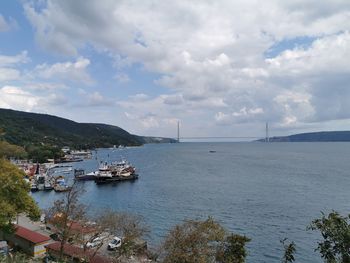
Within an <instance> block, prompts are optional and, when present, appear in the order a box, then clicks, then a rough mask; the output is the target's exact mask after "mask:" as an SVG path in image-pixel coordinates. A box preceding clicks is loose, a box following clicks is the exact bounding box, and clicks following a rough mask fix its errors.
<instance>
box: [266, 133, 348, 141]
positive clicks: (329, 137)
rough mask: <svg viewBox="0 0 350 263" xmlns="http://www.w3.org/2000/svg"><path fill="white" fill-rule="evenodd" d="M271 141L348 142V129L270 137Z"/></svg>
mask: <svg viewBox="0 0 350 263" xmlns="http://www.w3.org/2000/svg"><path fill="white" fill-rule="evenodd" d="M260 141H264V140H260ZM270 141H271V142H350V131H323V132H310V133H300V134H294V135H289V136H279V137H271V138H270Z"/></svg>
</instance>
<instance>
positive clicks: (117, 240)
mask: <svg viewBox="0 0 350 263" xmlns="http://www.w3.org/2000/svg"><path fill="white" fill-rule="evenodd" d="M121 245H122V240H121V239H120V238H119V237H114V238H113V240H112V241H111V242H109V243H108V247H107V249H108V250H115V249H117V248H120V247H121Z"/></svg>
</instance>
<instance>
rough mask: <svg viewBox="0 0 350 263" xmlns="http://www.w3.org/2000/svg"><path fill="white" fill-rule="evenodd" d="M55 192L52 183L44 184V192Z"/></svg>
mask: <svg viewBox="0 0 350 263" xmlns="http://www.w3.org/2000/svg"><path fill="white" fill-rule="evenodd" d="M50 190H53V185H52V183H51V182H50V181H45V184H44V191H50Z"/></svg>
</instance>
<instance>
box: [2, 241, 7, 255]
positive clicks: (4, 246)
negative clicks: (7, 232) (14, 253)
mask: <svg viewBox="0 0 350 263" xmlns="http://www.w3.org/2000/svg"><path fill="white" fill-rule="evenodd" d="M8 252H9V248H8V246H7V242H6V241H0V255H4V256H6V255H7V254H8Z"/></svg>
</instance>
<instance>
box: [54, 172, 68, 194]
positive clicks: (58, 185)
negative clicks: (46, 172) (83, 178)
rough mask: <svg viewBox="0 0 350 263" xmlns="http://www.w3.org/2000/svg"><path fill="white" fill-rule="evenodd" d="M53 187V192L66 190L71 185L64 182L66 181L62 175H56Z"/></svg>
mask: <svg viewBox="0 0 350 263" xmlns="http://www.w3.org/2000/svg"><path fill="white" fill-rule="evenodd" d="M53 189H54V190H55V192H66V191H69V190H70V189H71V187H70V186H68V185H67V184H66V181H65V179H64V177H63V176H58V177H57V178H56V180H55V184H54V186H53Z"/></svg>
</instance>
